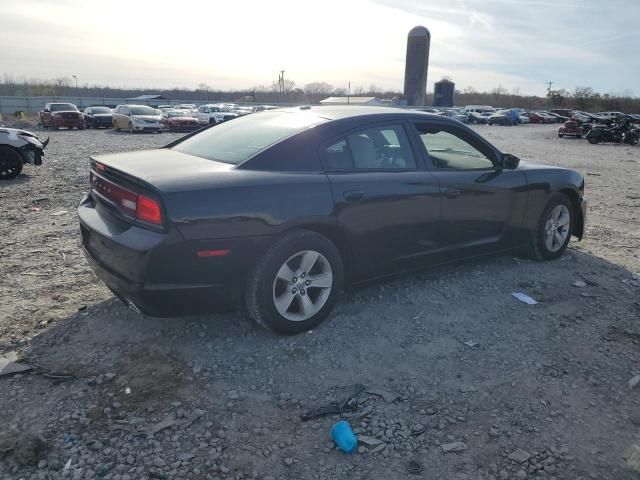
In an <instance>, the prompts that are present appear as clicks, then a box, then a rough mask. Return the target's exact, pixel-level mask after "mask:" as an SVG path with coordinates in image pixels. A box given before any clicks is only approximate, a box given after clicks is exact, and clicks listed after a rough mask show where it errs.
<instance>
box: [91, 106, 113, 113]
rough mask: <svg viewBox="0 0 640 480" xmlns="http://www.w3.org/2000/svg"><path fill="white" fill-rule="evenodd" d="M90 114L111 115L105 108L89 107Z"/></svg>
mask: <svg viewBox="0 0 640 480" xmlns="http://www.w3.org/2000/svg"><path fill="white" fill-rule="evenodd" d="M91 113H111V110H110V109H108V108H107V107H91Z"/></svg>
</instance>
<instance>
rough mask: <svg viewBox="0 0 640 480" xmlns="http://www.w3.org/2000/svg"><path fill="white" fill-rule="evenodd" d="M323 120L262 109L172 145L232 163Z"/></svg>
mask: <svg viewBox="0 0 640 480" xmlns="http://www.w3.org/2000/svg"><path fill="white" fill-rule="evenodd" d="M326 121H327V120H326V119H324V118H321V117H318V116H316V115H314V114H312V113H307V112H295V113H292V112H275V111H274V112H262V113H258V114H256V115H247V116H244V117H239V118H236V119H233V120H230V121H227V122H224V123H221V124H220V125H216V126H215V127H212V128H209V129H207V130H205V131H204V132H202V133H199V134H197V135H195V136H193V137H190V138H188V139H186V140H185V141H183V142H181V143H179V144H178V145H176V146H175V147H173V149H174V150H177V151H179V152H182V153H187V154H189V155H195V156H197V157H203V158H207V159H209V160H217V161H220V162H225V163H232V164H234V165H236V164H238V163H241V162H243V161H245V160H247V159H248V158H250V157H251V156H253V155H254V154H256V153H258V152H260V151H261V150H264V149H265V148H266V147H268V146H269V145H272V144H274V143H276V142H279V141H280V140H283V139H285V138H287V137H289V136H290V135H293V134H294V133H297V132H300V131H302V130H304V129H306V128H309V127H312V126H314V125H318V124H320V123H324V122H326Z"/></svg>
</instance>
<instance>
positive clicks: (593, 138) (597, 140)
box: [587, 135, 600, 145]
mask: <svg viewBox="0 0 640 480" xmlns="http://www.w3.org/2000/svg"><path fill="white" fill-rule="evenodd" d="M587 141H588V142H589V143H590V144H591V145H597V144H598V143H600V137H598V136H596V135H594V136H590V137H587Z"/></svg>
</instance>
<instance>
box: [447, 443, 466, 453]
mask: <svg viewBox="0 0 640 480" xmlns="http://www.w3.org/2000/svg"><path fill="white" fill-rule="evenodd" d="M441 447H442V451H443V452H444V453H449V452H461V451H463V450H466V449H467V445H466V444H465V443H464V442H452V443H443V444H442V445H441Z"/></svg>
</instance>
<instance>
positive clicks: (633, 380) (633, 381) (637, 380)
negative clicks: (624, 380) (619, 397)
mask: <svg viewBox="0 0 640 480" xmlns="http://www.w3.org/2000/svg"><path fill="white" fill-rule="evenodd" d="M639 383H640V375H636V376H635V377H632V378H631V379H630V380H629V388H635V387H636V386H638V384H639Z"/></svg>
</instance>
